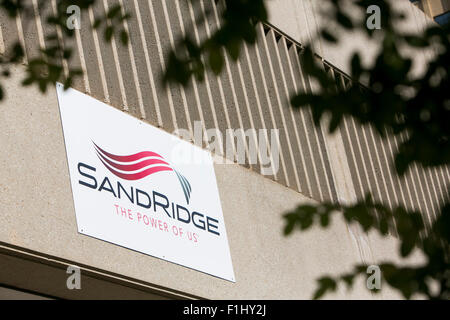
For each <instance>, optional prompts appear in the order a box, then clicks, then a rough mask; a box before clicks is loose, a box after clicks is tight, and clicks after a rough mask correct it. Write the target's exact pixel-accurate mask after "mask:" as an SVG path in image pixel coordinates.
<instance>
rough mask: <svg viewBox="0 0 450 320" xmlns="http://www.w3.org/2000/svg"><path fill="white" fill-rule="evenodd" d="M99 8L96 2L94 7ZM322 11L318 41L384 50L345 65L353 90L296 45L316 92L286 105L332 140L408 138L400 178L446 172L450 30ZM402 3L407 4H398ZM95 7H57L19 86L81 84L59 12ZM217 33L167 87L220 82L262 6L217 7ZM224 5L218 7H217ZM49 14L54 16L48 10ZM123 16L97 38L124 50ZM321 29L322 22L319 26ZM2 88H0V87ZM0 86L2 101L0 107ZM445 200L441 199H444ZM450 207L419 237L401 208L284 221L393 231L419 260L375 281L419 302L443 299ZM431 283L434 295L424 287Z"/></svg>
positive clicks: (364, 1)
mask: <svg viewBox="0 0 450 320" xmlns="http://www.w3.org/2000/svg"><path fill="white" fill-rule="evenodd" d="M97 1H98V0H97ZM186 1H190V3H191V4H192V6H193V7H194V8H195V10H194V12H196V13H198V12H200V13H201V14H200V16H199V17H197V18H196V22H195V23H196V24H197V25H201V24H205V23H208V22H207V21H206V18H205V15H206V16H208V15H211V14H214V13H213V12H212V11H211V9H210V8H206V10H203V9H204V7H203V6H202V5H201V4H200V1H202V0H186ZM321 1H322V3H325V2H326V3H327V4H329V5H330V6H329V10H327V11H326V12H324V14H325V17H324V19H325V20H324V21H329V22H330V23H329V24H328V25H326V26H323V30H320V31H319V32H318V34H317V36H318V37H321V38H322V39H323V40H324V41H328V42H330V43H335V42H338V41H339V38H340V36H342V34H343V33H342V30H344V32H351V31H356V30H357V31H360V32H363V33H364V34H366V35H367V37H369V38H372V39H375V40H376V41H378V42H379V44H380V45H381V48H380V50H379V52H378V53H377V56H376V58H375V64H374V65H371V66H365V65H363V64H362V62H361V60H362V59H361V57H360V56H359V54H358V53H355V54H354V55H353V57H352V58H351V74H350V75H349V76H350V78H351V79H352V80H351V83H350V84H349V85H347V86H345V87H344V84H341V83H337V82H336V80H335V79H333V78H332V77H330V74H329V72H327V70H326V69H325V68H324V67H323V64H322V61H321V59H320V57H318V56H317V55H316V54H315V53H314V52H313V50H312V46H311V45H310V44H303V45H304V46H303V50H302V52H301V54H300V58H301V62H302V65H303V67H304V72H306V74H307V75H308V76H309V77H310V79H312V80H313V81H314V82H316V84H317V86H316V87H317V88H318V90H316V91H314V92H312V93H311V92H298V93H297V94H296V95H295V96H294V97H292V105H293V106H294V107H296V108H309V107H310V108H311V110H312V113H313V118H314V121H315V124H316V125H320V122H321V119H322V117H323V116H324V115H329V118H330V122H329V130H330V131H331V132H333V131H334V130H336V128H338V126H339V125H340V124H341V122H342V120H343V119H344V117H346V116H350V117H353V118H354V119H355V120H356V121H358V122H359V123H360V124H370V125H372V126H373V127H374V128H376V129H377V131H378V133H379V134H380V135H381V136H384V135H385V134H386V132H389V133H390V134H394V135H401V136H402V137H406V139H404V140H403V142H402V143H401V145H400V147H399V150H398V152H397V154H396V156H395V161H394V163H395V168H396V170H397V172H398V174H399V175H403V174H404V173H405V172H407V169H408V168H409V167H410V166H411V165H412V164H413V163H417V164H420V165H422V166H424V167H436V166H439V165H448V164H449V163H450V146H449V130H450V129H449V128H450V126H448V125H447V123H448V120H449V118H450V117H449V112H450V93H449V91H450V90H449V89H450V85H449V79H448V75H449V61H450V57H449V55H450V53H449V32H448V31H449V29H448V27H443V28H441V27H438V26H436V25H434V24H433V25H430V26H428V27H427V29H426V30H425V31H424V32H423V34H414V33H412V32H411V33H409V34H408V33H401V32H400V31H399V29H397V28H396V23H398V22H399V21H401V20H403V19H404V17H403V16H402V14H401V13H398V12H396V11H395V10H394V9H393V8H392V7H391V6H390V4H389V3H390V2H389V1H386V0H370V1H369V0H354V1H353V4H355V5H356V6H357V8H358V10H360V11H361V13H362V16H363V17H364V18H363V19H359V20H358V19H355V18H354V17H353V15H352V16H349V14H348V12H346V10H345V9H346V7H347V5H348V2H347V1H346V0H321ZM405 1H406V0H405ZM94 3H95V0H78V1H77V0H70V1H68V0H60V1H59V0H58V1H57V12H58V14H56V15H51V16H48V17H46V18H45V21H47V23H48V24H50V25H54V26H55V27H56V28H55V29H56V30H58V29H59V30H60V31H61V33H62V38H63V39H61V36H59V35H58V33H57V32H55V33H54V34H49V35H46V39H45V43H46V49H45V50H41V52H40V56H39V57H38V58H33V59H31V60H29V61H27V63H26V68H27V77H26V78H25V79H24V81H23V84H24V85H33V84H35V85H37V86H38V87H39V88H40V90H41V91H42V92H45V91H46V88H47V86H48V85H51V84H53V83H54V82H55V81H61V82H63V83H64V84H65V86H66V87H68V86H70V85H71V83H72V81H73V79H74V77H76V76H80V75H81V70H76V69H74V70H72V69H70V70H68V72H67V74H66V73H65V72H64V64H63V61H64V60H69V59H70V57H71V55H72V53H73V51H74V49H73V48H71V47H68V46H67V39H69V38H72V37H74V35H75V32H74V30H70V29H68V28H67V27H66V22H67V18H68V17H69V15H68V14H67V13H66V9H67V7H68V6H70V5H78V6H79V7H80V9H81V10H82V12H83V11H85V10H86V9H87V8H89V7H91V6H92V5H93V4H94ZM50 4H51V1H39V9H40V10H42V11H43V9H44V8H45V6H49V5H50ZM219 4H221V5H220V6H219V8H220V9H219V14H220V18H221V26H220V27H219V28H218V29H216V30H213V33H212V34H211V36H210V37H208V38H207V39H202V40H200V41H197V39H194V38H193V36H192V34H193V33H192V32H190V31H189V30H188V31H187V32H186V36H185V37H183V38H181V39H179V40H178V41H177V45H176V48H175V50H173V51H172V52H171V53H170V55H169V57H168V65H167V69H166V72H165V75H164V79H163V81H164V82H166V83H167V82H169V81H175V82H178V83H181V84H183V85H187V83H188V81H189V79H190V78H191V77H195V78H196V79H197V80H202V79H204V73H205V71H206V70H212V71H213V72H214V73H216V74H218V73H220V72H221V71H222V69H223V66H224V55H225V54H227V55H229V56H230V57H231V58H232V59H233V60H234V61H236V60H237V59H238V58H239V54H240V50H241V47H242V45H243V44H244V43H247V44H250V45H251V44H254V43H255V41H256V29H255V26H256V24H257V23H259V22H264V21H266V20H267V10H266V7H265V3H264V0H221V1H219ZM222 4H225V5H222ZM374 4H376V5H378V6H379V7H380V9H381V29H380V30H370V29H368V28H367V27H366V18H367V16H366V15H365V12H366V9H367V8H368V7H369V6H370V5H374ZM0 10H5V12H7V14H8V15H9V16H10V17H15V16H16V15H17V14H20V15H22V16H23V19H24V20H25V21H26V18H27V17H33V14H34V13H33V7H32V2H31V1H28V0H27V1H21V0H0ZM49 11H51V10H49ZM129 18H130V16H129V15H128V14H127V13H125V11H124V10H123V8H120V7H119V6H112V7H111V8H109V10H108V12H106V13H105V15H104V16H101V17H97V18H96V19H95V23H94V25H93V27H94V28H99V29H102V32H103V35H104V38H105V40H107V41H111V39H113V37H115V36H116V35H117V36H118V37H119V39H120V40H121V41H122V43H123V44H126V43H127V42H128V35H127V33H126V32H125V30H124V29H123V23H122V22H123V21H124V20H125V19H129ZM326 19H328V20H326ZM405 47H407V48H413V49H417V50H430V49H433V50H434V53H435V54H434V56H433V58H432V59H431V61H430V62H429V64H428V66H427V68H426V71H425V73H423V74H420V75H417V74H414V73H413V72H412V66H413V61H412V60H411V58H410V57H409V56H407V55H406V54H405V50H404V48H405ZM23 58H24V48H22V46H21V44H20V42H19V41H18V42H17V43H16V44H15V45H14V46H11V48H8V52H6V53H5V54H4V55H3V56H1V57H0V68H1V69H0V70H1V74H0V77H3V78H7V77H9V76H10V69H9V67H10V66H11V65H14V64H19V63H22V62H23V61H24V60H23ZM0 79H1V78H0ZM3 94H4V92H3V90H2V87H1V85H0V99H1V98H3ZM447 198H448V197H447ZM449 211H450V205H449V204H448V203H446V204H444V205H442V207H441V208H440V212H437V213H436V216H437V217H438V218H437V219H436V220H435V221H434V222H433V224H432V225H431V226H428V227H425V224H424V221H423V218H422V217H423V216H424V213H420V212H416V211H413V212H411V211H408V210H406V209H404V208H403V207H401V206H397V207H395V208H389V207H386V206H385V205H384V204H382V203H376V202H374V201H372V198H371V197H370V195H367V196H366V198H365V199H364V200H363V201H359V202H358V203H356V204H354V205H349V206H347V205H342V204H336V203H321V204H317V205H313V204H311V205H301V206H299V207H297V208H296V209H295V210H293V211H292V212H289V213H286V214H285V216H284V219H285V222H286V226H285V230H284V232H285V235H290V234H292V232H293V231H294V230H302V231H304V230H307V229H310V228H312V227H313V226H315V225H316V224H317V225H319V226H321V227H323V228H327V227H328V226H329V225H330V223H331V220H332V217H333V215H334V214H339V215H343V217H344V219H345V220H346V221H347V222H348V223H349V224H351V223H357V224H358V225H360V226H361V227H362V228H363V230H364V231H366V232H368V231H371V230H374V231H376V232H379V233H380V234H381V235H387V234H388V232H389V231H390V230H395V233H396V235H397V237H398V239H399V242H400V248H399V252H400V254H401V256H403V257H408V256H410V254H411V253H412V252H413V251H414V250H416V251H417V250H419V251H421V252H422V253H423V255H424V256H425V258H426V259H425V262H424V263H423V264H422V265H419V266H417V265H414V266H408V265H405V264H404V263H403V264H401V265H396V264H394V263H390V262H384V263H382V264H380V268H381V270H382V277H383V279H384V281H385V282H386V283H388V284H389V285H390V286H391V287H393V288H395V289H397V290H399V291H400V292H401V293H402V294H403V296H404V297H405V298H410V297H413V295H414V294H417V293H420V294H423V295H425V296H427V297H428V298H430V299H449V298H450V292H449V290H450V289H449V288H450V265H449V261H448V259H449V253H450V250H449V238H450V212H449ZM366 269H367V266H365V265H357V266H355V267H354V268H353V270H351V271H350V272H348V273H345V274H343V275H340V276H324V277H322V278H320V279H318V288H317V291H316V293H315V295H314V298H320V297H322V296H323V295H324V294H326V293H328V292H331V291H335V290H337V288H338V285H339V284H341V283H343V284H344V285H346V286H348V287H349V288H350V287H352V285H353V283H354V279H355V278H356V277H358V276H362V275H365V273H366ZM432 282H434V285H435V288H432V286H431V285H430V284H431V283H432Z"/></svg>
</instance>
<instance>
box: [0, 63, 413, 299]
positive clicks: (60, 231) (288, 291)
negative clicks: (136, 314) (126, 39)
mask: <svg viewBox="0 0 450 320" xmlns="http://www.w3.org/2000/svg"><path fill="white" fill-rule="evenodd" d="M14 75H15V79H14V80H13V81H9V82H8V83H7V84H6V91H7V92H8V98H7V99H6V100H5V101H3V102H2V103H1V104H0V110H1V112H0V123H1V126H0V145H1V146H2V152H1V153H0V194H1V197H0V208H1V215H0V243H1V247H2V249H3V250H6V251H8V250H7V249H9V250H10V252H16V255H17V252H19V253H23V255H24V256H27V254H26V252H28V254H30V253H29V252H32V255H39V256H41V257H43V259H45V258H46V259H50V260H51V261H54V262H58V263H60V264H64V263H66V264H69V263H73V264H76V265H79V266H81V267H82V268H83V269H82V273H83V272H84V270H86V271H87V272H92V270H97V272H100V273H101V274H102V275H103V276H104V277H106V278H108V275H109V277H112V276H111V275H114V278H117V277H118V278H120V279H121V281H122V282H124V283H127V282H129V283H132V284H133V285H134V286H137V287H138V288H140V289H141V290H143V288H152V290H153V292H157V293H158V294H165V295H168V294H169V293H172V297H173V296H175V297H204V298H214V299H244V298H247V299H278V298H284V299H292V298H297V299H308V298H310V297H311V294H312V292H313V290H314V288H315V278H316V277H318V276H320V275H323V274H324V273H329V274H338V273H341V272H345V271H347V270H349V269H350V268H351V266H352V265H353V264H356V263H361V262H366V263H371V262H376V261H380V259H382V258H386V257H395V256H396V254H395V252H396V244H395V240H394V239H393V238H387V239H379V238H377V237H375V236H374V235H363V234H362V233H361V232H360V231H358V229H357V228H354V227H348V226H347V225H346V224H345V223H344V222H342V221H341V220H340V219H336V220H335V221H333V224H332V227H331V228H330V229H329V230H326V231H324V230H321V229H319V228H315V229H312V230H310V231H308V232H304V233H300V232H297V233H295V234H294V236H292V237H289V238H285V237H283V236H282V228H283V222H282V219H281V215H282V214H283V213H284V212H285V211H286V210H289V209H291V208H293V207H295V206H296V205H298V204H301V203H308V202H311V201H312V202H314V200H311V199H308V198H306V197H305V196H303V195H301V194H300V193H298V192H296V191H294V190H291V189H289V188H286V187H285V186H282V185H280V184H278V183H276V182H274V181H272V180H270V179H267V178H264V177H263V176H261V175H259V174H257V173H255V172H252V171H251V170H249V169H247V168H244V167H242V166H239V165H236V164H228V165H217V166H216V167H215V171H216V175H217V181H218V186H219V192H220V198H221V201H222V207H223V212H224V218H225V223H226V227H227V232H228V238H229V245H230V250H231V256H232V260H233V265H234V270H235V274H236V283H231V282H227V281H224V280H221V279H217V278H214V277H211V276H209V275H206V274H203V273H200V272H196V271H194V270H190V269H187V268H184V267H181V266H179V265H175V264H172V263H169V262H166V261H163V260H159V259H157V258H153V257H150V256H147V255H144V254H140V253H137V252H134V251H131V250H128V249H125V248H122V247H119V246H115V245H112V244H109V243H106V242H103V241H101V240H97V239H93V238H90V237H87V236H84V235H81V234H78V233H77V227H76V221H75V212H74V208H73V201H72V194H71V189H70V181H69V175H68V168H67V161H66V155H65V149H64V142H63V136H62V128H61V123H60V118H59V112H58V106H57V99H56V91H55V90H54V89H51V90H49V92H48V93H47V94H45V95H42V94H40V93H39V92H38V91H37V90H36V89H34V88H33V89H28V88H23V87H21V85H20V82H19V79H20V78H21V76H23V71H22V68H17V69H15V70H14ZM24 252H25V253H24ZM419 260H420V259H418V257H415V259H414V261H416V262H417V261H419ZM2 261H3V260H2ZM2 266H3V267H4V268H5V266H10V268H11V269H7V268H6V269H4V268H3V269H1V271H2V272H1V274H2V278H0V279H2V281H7V282H12V283H9V284H10V285H15V286H18V285H22V286H35V284H34V283H35V282H36V281H39V280H40V278H41V277H42V275H40V273H38V272H35V273H33V272H30V273H28V279H26V280H24V279H16V278H15V277H14V276H12V275H14V274H19V273H18V272H17V271H16V269H12V266H13V264H4V263H2ZM29 270H35V269H29ZM63 275H65V272H64V269H63V268H60V270H59V271H55V273H53V277H52V276H49V280H48V281H47V284H48V283H49V282H50V283H51V285H47V286H46V287H43V286H42V287H40V290H43V288H45V291H46V292H42V293H46V294H49V295H52V296H61V295H63V297H69V298H77V297H80V296H77V295H80V294H82V292H81V293H76V292H69V290H64V289H65V286H66V283H65V280H66V277H64V276H63ZM86 287H87V288H89V285H87V286H86ZM99 288H102V287H99ZM33 289H36V288H35V287H34V288H33ZM37 289H39V288H37ZM86 290H87V289H86ZM91 290H94V289H91ZM81 291H83V290H81ZM95 293H97V297H102V294H103V293H102V291H101V290H100V289H99V291H98V292H95V291H94V293H91V295H90V296H89V297H95V296H96V295H95ZM130 296H131V297H136V294H135V293H134V294H133V295H131V294H130V295H127V293H126V292H125V293H124V297H125V298H126V297H130ZM81 297H83V296H82V295H81ZM116 297H117V296H116ZM137 297H139V296H137ZM329 297H330V298H331V297H334V298H355V299H359V298H368V299H370V298H390V297H397V295H395V294H393V293H392V292H391V291H389V290H386V291H383V293H382V294H381V295H379V296H372V295H371V293H370V292H369V291H368V290H367V289H365V286H364V283H361V282H360V283H358V284H357V286H356V289H355V290H354V291H352V292H347V291H346V290H344V289H342V290H339V292H338V293H337V294H336V295H333V296H329Z"/></svg>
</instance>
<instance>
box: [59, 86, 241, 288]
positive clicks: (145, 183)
mask: <svg viewBox="0 0 450 320" xmlns="http://www.w3.org/2000/svg"><path fill="white" fill-rule="evenodd" d="M57 93H58V101H59V107H60V112H61V119H62V125H63V131H64V140H65V144H66V151H67V159H68V164H69V171H70V180H71V184H72V192H73V198H74V204H75V213H76V218H77V225H78V231H79V232H80V233H82V234H85V235H88V236H92V237H95V238H98V239H101V240H105V241H108V242H111V243H114V244H117V245H120V246H123V247H126V248H130V249H133V250H136V251H139V252H142V253H146V254H148V255H151V256H154V257H158V258H161V259H164V260H167V261H170V262H174V263H177V264H180V265H183V266H186V267H189V268H192V269H195V270H198V271H202V272H205V273H208V274H211V275H214V276H217V277H220V278H223V279H226V280H229V281H233V282H234V281H235V279H234V272H233V266H232V263H231V256H230V251H229V247H228V240H227V234H226V230H225V223H224V219H223V213H222V207H221V204H220V198H219V191H218V188H217V182H216V177H215V173H214V167H213V161H212V158H211V155H210V154H209V153H208V152H207V151H205V150H202V149H201V148H199V147H197V146H194V145H192V144H190V143H188V142H186V141H183V140H181V139H179V138H178V137H175V136H173V135H171V134H169V133H167V132H164V131H162V130H160V129H158V128H155V127H153V126H151V125H149V124H146V123H144V122H142V121H140V120H138V119H136V118H133V117H131V116H129V115H127V114H125V113H123V112H121V111H119V110H117V109H114V108H113V107H110V106H108V105H106V104H104V103H102V102H100V101H98V100H95V99H93V98H91V97H89V96H87V95H85V94H83V93H81V92H78V91H76V90H73V89H69V90H67V91H64V90H63V86H62V85H61V84H57ZM180 145H183V146H184V147H185V148H191V149H192V152H193V153H195V154H196V155H197V157H198V158H203V159H209V160H208V161H206V162H205V161H201V163H194V162H193V163H185V162H179V161H176V160H177V159H172V157H174V155H176V153H174V152H172V151H173V149H174V148H178V147H179V146H180Z"/></svg>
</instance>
